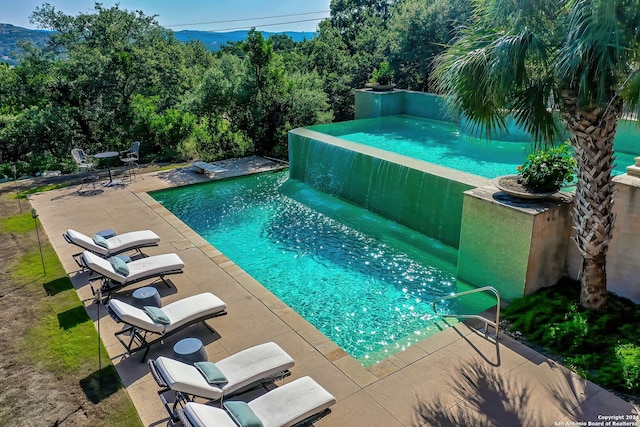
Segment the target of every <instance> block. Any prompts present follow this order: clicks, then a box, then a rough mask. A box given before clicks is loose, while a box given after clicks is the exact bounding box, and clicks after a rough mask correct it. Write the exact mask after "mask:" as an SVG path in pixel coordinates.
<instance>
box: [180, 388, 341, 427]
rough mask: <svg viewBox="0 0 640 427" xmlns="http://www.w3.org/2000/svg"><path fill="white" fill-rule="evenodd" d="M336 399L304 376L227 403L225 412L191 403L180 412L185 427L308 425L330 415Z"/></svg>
mask: <svg viewBox="0 0 640 427" xmlns="http://www.w3.org/2000/svg"><path fill="white" fill-rule="evenodd" d="M335 403H336V398H335V397H333V395H332V394H331V393H329V392H328V391H327V390H325V389H324V388H323V387H322V386H321V385H320V384H318V383H317V382H315V381H314V380H313V379H312V378H311V377H302V378H299V379H297V380H295V381H292V382H290V383H289V384H285V385H283V386H282V387H278V388H276V389H273V390H271V391H269V392H268V393H265V394H263V395H262V396H260V397H258V398H256V399H254V400H252V401H250V402H249V403H245V402H242V401H227V402H225V403H224V407H225V409H224V410H223V409H220V408H216V407H213V406H209V405H204V404H202V403H196V402H189V403H187V404H186V405H185V406H184V409H182V410H179V417H180V421H182V423H183V425H184V426H185V427H237V426H239V425H260V426H265V427H289V426H293V425H309V424H311V423H313V422H315V421H317V420H319V419H320V418H322V417H324V416H326V415H328V414H329V413H330V412H331V409H330V407H331V406H332V405H333V404H335Z"/></svg>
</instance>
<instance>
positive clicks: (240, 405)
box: [224, 400, 262, 427]
mask: <svg viewBox="0 0 640 427" xmlns="http://www.w3.org/2000/svg"><path fill="white" fill-rule="evenodd" d="M224 407H225V409H226V410H227V412H228V413H229V415H230V416H231V418H232V419H233V421H235V423H236V424H238V425H239V426H240V427H262V422H261V421H260V419H259V418H258V417H257V416H256V414H254V413H253V411H252V410H251V408H250V407H249V405H247V403H246V402H242V401H235V400H232V401H229V402H224Z"/></svg>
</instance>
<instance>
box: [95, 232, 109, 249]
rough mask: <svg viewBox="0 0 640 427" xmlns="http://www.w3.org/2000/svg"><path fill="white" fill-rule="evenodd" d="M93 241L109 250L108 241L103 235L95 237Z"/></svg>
mask: <svg viewBox="0 0 640 427" xmlns="http://www.w3.org/2000/svg"><path fill="white" fill-rule="evenodd" d="M93 241H94V242H96V245H98V246H102V247H103V248H107V249H109V244H108V243H107V239H105V238H104V237H102V236H101V235H99V234H96V235H95V236H93Z"/></svg>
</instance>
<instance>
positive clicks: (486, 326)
mask: <svg viewBox="0 0 640 427" xmlns="http://www.w3.org/2000/svg"><path fill="white" fill-rule="evenodd" d="M480 292H492V293H493V294H494V295H495V296H496V300H497V306H496V320H495V322H494V321H491V320H489V319H487V318H486V317H484V316H480V315H479V314H438V310H437V308H436V304H437V303H438V302H442V301H446V300H450V299H454V298H458V297H461V296H464V295H469V294H476V293H480ZM500 301H501V300H500V293H499V292H498V290H497V289H496V288H494V287H493V286H483V287H481V288H477V289H470V290H468V291H463V292H459V293H457V294H453V295H448V296H446V297H442V298H438V299H436V300H434V301H433V302H432V303H431V305H432V306H433V311H434V312H435V314H437V315H439V316H441V317H457V318H462V319H479V320H482V321H484V330H485V332H488V329H489V325H491V326H493V328H494V329H495V331H496V339H498V338H499V337H500Z"/></svg>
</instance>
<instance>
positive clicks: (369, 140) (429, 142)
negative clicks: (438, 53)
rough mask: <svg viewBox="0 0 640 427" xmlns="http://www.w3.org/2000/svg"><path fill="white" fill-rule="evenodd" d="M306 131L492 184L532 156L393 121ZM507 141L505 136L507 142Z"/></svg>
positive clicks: (436, 126) (622, 158)
mask: <svg viewBox="0 0 640 427" xmlns="http://www.w3.org/2000/svg"><path fill="white" fill-rule="evenodd" d="M308 128H309V129H311V130H314V131H317V132H322V133H325V134H328V135H332V136H337V137H339V138H342V139H345V140H348V141H351V142H357V143H360V144H364V145H368V146H370V147H374V148H379V149H381V150H385V151H390V152H393V153H397V154H402V155H404V156H408V157H411V158H414V159H418V160H423V161H427V162H429V163H434V164H437V165H440V166H445V167H449V168H452V169H456V170H459V171H463V172H467V173H471V174H474V175H478V176H482V177H484V178H489V179H493V178H495V177H497V176H501V175H509V174H514V173H517V167H518V166H519V165H521V164H522V163H524V161H525V160H526V159H527V155H528V154H529V153H531V151H532V150H533V145H532V144H531V143H529V142H518V141H508V140H488V139H480V138H476V137H473V136H470V135H467V134H465V133H463V132H461V131H460V128H459V126H458V125H457V124H456V123H451V122H445V121H439V120H431V119H424V118H420V117H415V116H407V115H395V116H383V117H379V118H373V119H360V120H351V121H346V122H338V123H330V124H324V125H316V126H309V127H308ZM506 137H507V138H508V135H507V136H506ZM616 155H617V158H618V160H617V162H616V167H615V170H614V175H619V174H623V173H625V172H626V166H628V165H632V164H634V163H635V161H634V158H635V154H632V153H623V152H616Z"/></svg>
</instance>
